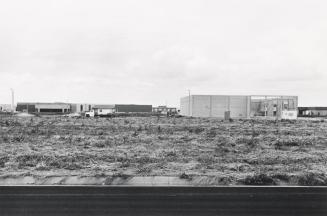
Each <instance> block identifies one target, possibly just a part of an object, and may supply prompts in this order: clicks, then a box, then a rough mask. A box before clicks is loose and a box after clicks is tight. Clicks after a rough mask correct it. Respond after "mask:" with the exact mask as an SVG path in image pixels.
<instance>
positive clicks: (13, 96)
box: [10, 88, 15, 113]
mask: <svg viewBox="0 0 327 216" xmlns="http://www.w3.org/2000/svg"><path fill="white" fill-rule="evenodd" d="M10 91H11V111H12V113H14V112H15V110H14V109H15V107H14V106H15V92H14V89H12V88H11V89H10Z"/></svg>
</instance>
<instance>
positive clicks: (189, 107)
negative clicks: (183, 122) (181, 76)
mask: <svg viewBox="0 0 327 216" xmlns="http://www.w3.org/2000/svg"><path fill="white" fill-rule="evenodd" d="M188 115H189V116H191V90H190V89H188Z"/></svg>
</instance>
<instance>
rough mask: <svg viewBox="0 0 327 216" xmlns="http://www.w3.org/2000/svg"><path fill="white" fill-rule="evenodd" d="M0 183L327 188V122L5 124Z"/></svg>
mask: <svg viewBox="0 0 327 216" xmlns="http://www.w3.org/2000/svg"><path fill="white" fill-rule="evenodd" d="M0 128H1V130H0V172H1V176H0V178H2V179H5V178H12V177H17V176H25V177H26V176H32V177H33V178H47V177H64V176H86V177H99V178H100V177H111V178H112V177H120V178H122V177H124V178H128V177H130V176H170V177H172V176H173V177H178V178H179V179H182V180H185V182H189V183H191V184H194V185H243V184H245V185H327V122H324V121H322V120H321V121H320V120H319V121H301V120H298V121H295V122H290V121H285V122H283V121H282V122H281V121H268V120H234V121H228V122H227V121H222V120H218V119H201V118H164V117H161V118H157V117H123V118H97V119H90V118H79V119H73V118H65V117H58V116H57V117H55V116H53V117H32V118H31V117H25V118H18V117H11V116H0Z"/></svg>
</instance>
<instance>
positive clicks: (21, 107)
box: [16, 103, 71, 113]
mask: <svg viewBox="0 0 327 216" xmlns="http://www.w3.org/2000/svg"><path fill="white" fill-rule="evenodd" d="M16 111H18V112H28V113H69V112H71V106H70V104H66V103H17V107H16Z"/></svg>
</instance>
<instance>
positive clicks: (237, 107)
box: [229, 96, 247, 118]
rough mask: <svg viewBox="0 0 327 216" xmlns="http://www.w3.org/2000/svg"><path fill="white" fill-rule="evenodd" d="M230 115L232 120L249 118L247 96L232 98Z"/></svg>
mask: <svg viewBox="0 0 327 216" xmlns="http://www.w3.org/2000/svg"><path fill="white" fill-rule="evenodd" d="M229 98H230V115H231V117H232V118H246V117H247V96H230V97H229Z"/></svg>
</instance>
